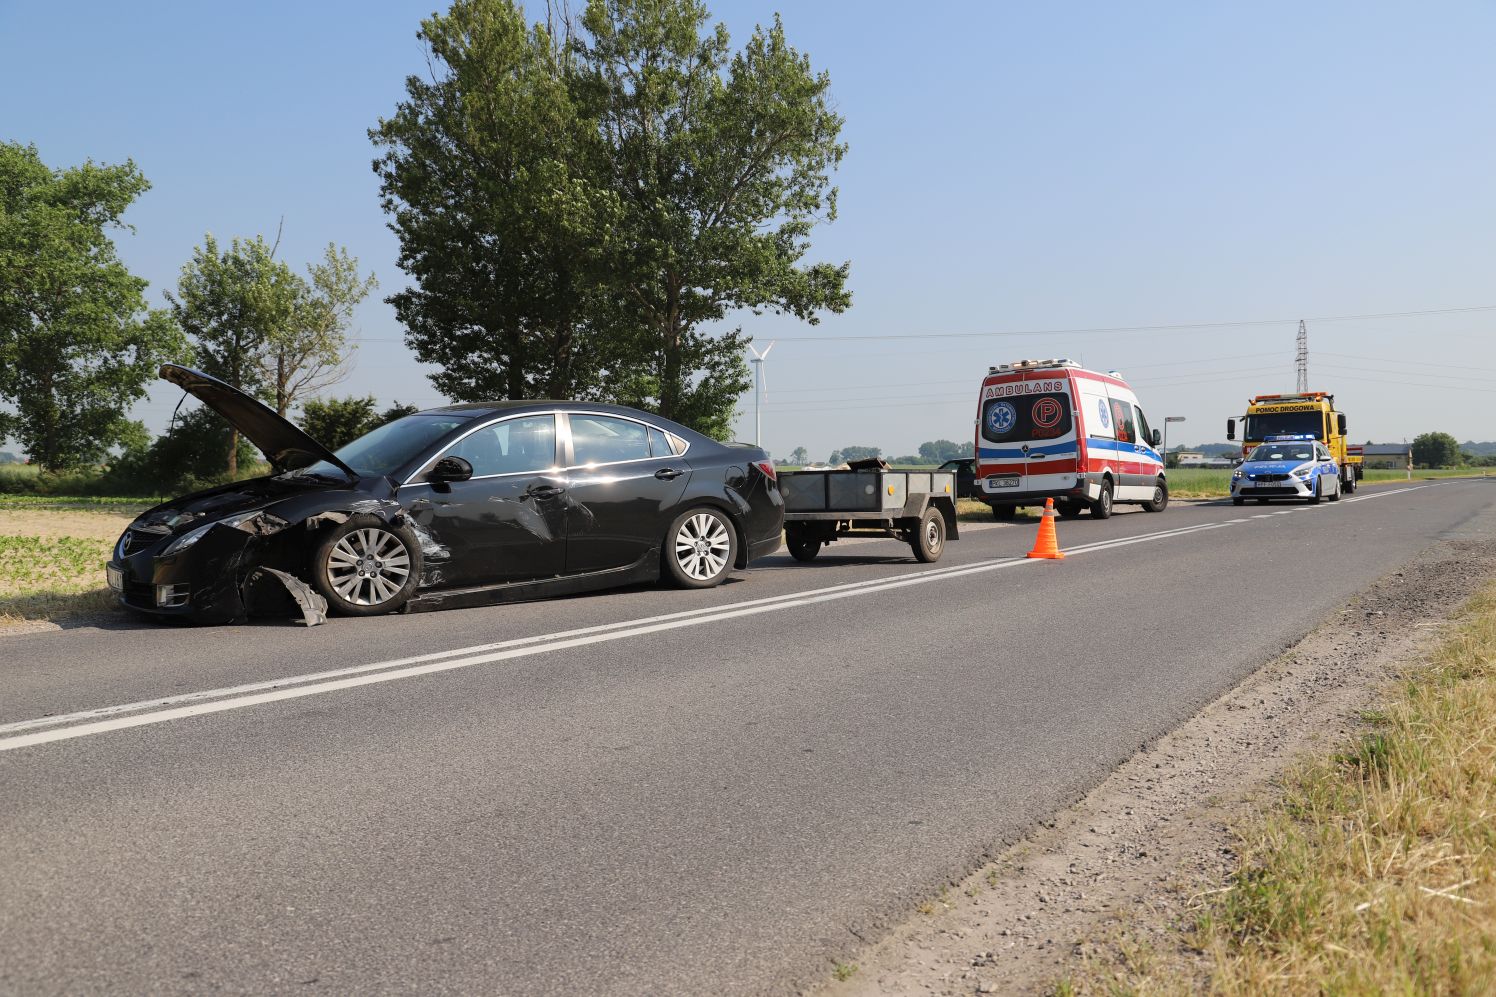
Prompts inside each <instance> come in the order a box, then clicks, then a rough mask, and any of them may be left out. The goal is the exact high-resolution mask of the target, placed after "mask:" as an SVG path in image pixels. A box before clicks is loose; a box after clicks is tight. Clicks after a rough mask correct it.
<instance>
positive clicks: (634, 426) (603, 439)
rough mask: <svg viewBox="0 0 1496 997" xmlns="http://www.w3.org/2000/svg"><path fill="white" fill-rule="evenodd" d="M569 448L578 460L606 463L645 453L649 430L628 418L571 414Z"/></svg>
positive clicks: (637, 457) (635, 457) (642, 455)
mask: <svg viewBox="0 0 1496 997" xmlns="http://www.w3.org/2000/svg"><path fill="white" fill-rule="evenodd" d="M571 449H572V455H573V459H574V460H575V461H576V462H577V463H578V464H609V463H612V462H613V461H619V460H639V459H640V458H644V457H648V456H649V431H648V430H647V429H646V428H645V427H644V426H643V425H641V424H640V423H637V422H630V421H629V420H628V419H612V418H609V417H608V416H605V415H574V416H572V417H571Z"/></svg>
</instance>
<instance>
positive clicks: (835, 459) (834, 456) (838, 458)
mask: <svg viewBox="0 0 1496 997" xmlns="http://www.w3.org/2000/svg"><path fill="white" fill-rule="evenodd" d="M841 462H842V452H841V451H840V450H833V451H831V456H830V457H827V458H826V463H828V464H840V463H841Z"/></svg>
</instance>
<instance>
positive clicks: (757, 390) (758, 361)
mask: <svg viewBox="0 0 1496 997" xmlns="http://www.w3.org/2000/svg"><path fill="white" fill-rule="evenodd" d="M773 348H774V344H773V343H772V342H771V343H770V344H769V345H768V346H765V347H764V351H763V352H762V353H760V352H758V347H756V346H754V345H753V344H752V343H749V344H748V349H749V350H751V351H752V352H753V359H752V360H750V361H748V362H749V363H751V364H753V445H754V446H756V447H759V446H763V422H762V421H761V419H760V417H759V411H758V410H759V405H760V403H761V402H762V399H763V393H764V392H763V389H764V387H765V385H764V358H765V357H767V356H768V355H769V351H770V350H772V349H773Z"/></svg>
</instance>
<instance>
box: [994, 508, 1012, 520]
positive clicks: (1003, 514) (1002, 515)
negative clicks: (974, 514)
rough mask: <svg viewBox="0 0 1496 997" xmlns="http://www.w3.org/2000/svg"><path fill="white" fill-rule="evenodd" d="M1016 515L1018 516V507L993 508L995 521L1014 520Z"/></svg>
mask: <svg viewBox="0 0 1496 997" xmlns="http://www.w3.org/2000/svg"><path fill="white" fill-rule="evenodd" d="M1016 515H1018V506H1016V505H994V506H993V507H992V518H993V519H1012V518H1013V517H1014V516H1016Z"/></svg>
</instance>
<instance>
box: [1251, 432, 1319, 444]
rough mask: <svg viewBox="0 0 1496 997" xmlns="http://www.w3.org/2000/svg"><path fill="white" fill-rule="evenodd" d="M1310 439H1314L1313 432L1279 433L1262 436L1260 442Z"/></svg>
mask: <svg viewBox="0 0 1496 997" xmlns="http://www.w3.org/2000/svg"><path fill="white" fill-rule="evenodd" d="M1312 439H1314V434H1313V433H1283V434H1280V435H1278V436H1268V437H1264V438H1263V441H1262V442H1264V443H1291V442H1294V441H1296V440H1312Z"/></svg>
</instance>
